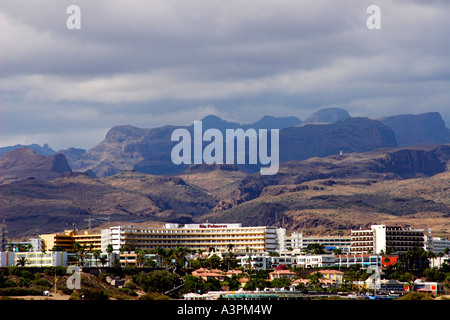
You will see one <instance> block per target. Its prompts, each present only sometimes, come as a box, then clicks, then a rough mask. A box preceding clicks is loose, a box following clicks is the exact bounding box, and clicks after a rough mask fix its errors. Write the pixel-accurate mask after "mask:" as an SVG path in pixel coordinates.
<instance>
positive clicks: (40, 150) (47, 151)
mask: <svg viewBox="0 0 450 320" xmlns="http://www.w3.org/2000/svg"><path fill="white" fill-rule="evenodd" d="M22 147H27V148H28V149H31V150H33V151H34V152H36V153H37V154H40V155H42V156H51V155H53V154H55V153H56V152H55V150H53V149H52V148H50V147H49V145H48V144H47V143H45V144H44V145H43V146H40V145H38V144H29V145H23V144H16V145H14V146H8V147H0V157H2V156H3V155H4V154H5V153H7V152H9V151H12V150H16V149H19V148H22Z"/></svg>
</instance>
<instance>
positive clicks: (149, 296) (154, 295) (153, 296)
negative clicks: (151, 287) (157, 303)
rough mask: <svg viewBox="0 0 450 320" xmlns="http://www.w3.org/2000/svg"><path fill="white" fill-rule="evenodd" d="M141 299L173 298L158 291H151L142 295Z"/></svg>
mask: <svg viewBox="0 0 450 320" xmlns="http://www.w3.org/2000/svg"><path fill="white" fill-rule="evenodd" d="M139 300H171V299H170V298H169V297H168V296H166V295H163V294H160V293H157V292H149V293H146V294H144V295H142V296H140V297H139Z"/></svg>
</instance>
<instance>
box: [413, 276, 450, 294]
mask: <svg viewBox="0 0 450 320" xmlns="http://www.w3.org/2000/svg"><path fill="white" fill-rule="evenodd" d="M414 291H417V292H424V293H431V294H433V295H437V294H440V293H444V292H445V291H444V284H443V283H442V282H434V281H423V280H421V279H417V280H416V281H414Z"/></svg>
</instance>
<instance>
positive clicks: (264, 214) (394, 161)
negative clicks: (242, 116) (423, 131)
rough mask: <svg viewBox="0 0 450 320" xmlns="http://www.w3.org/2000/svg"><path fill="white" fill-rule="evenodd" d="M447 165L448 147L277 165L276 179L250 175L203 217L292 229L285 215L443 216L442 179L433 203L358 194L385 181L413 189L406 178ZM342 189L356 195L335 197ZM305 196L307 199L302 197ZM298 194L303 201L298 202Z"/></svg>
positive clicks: (449, 210) (439, 170) (441, 169)
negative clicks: (309, 212) (317, 212)
mask: <svg viewBox="0 0 450 320" xmlns="http://www.w3.org/2000/svg"><path fill="white" fill-rule="evenodd" d="M449 161H450V145H429V146H420V147H419V146H416V147H410V148H394V149H384V150H377V151H371V152H366V153H360V154H358V153H355V154H344V155H336V156H329V157H326V158H312V159H308V160H306V161H300V162H297V161H292V162H287V163H284V164H282V165H281V167H280V171H279V173H278V174H277V175H275V176H260V175H257V174H255V175H249V176H247V177H246V178H244V179H243V180H242V182H241V184H240V185H239V186H238V187H237V188H236V189H235V190H234V191H233V192H232V193H231V194H230V196H229V197H228V198H226V199H223V200H221V201H220V202H219V204H218V205H217V206H216V207H215V208H214V210H213V212H212V213H211V214H210V215H208V218H209V219H210V220H211V221H214V220H215V219H216V220H219V222H222V221H226V220H232V221H234V220H239V221H242V222H243V223H244V222H245V223H250V222H253V223H256V221H257V222H258V223H259V224H271V223H274V224H277V223H280V222H282V221H284V223H285V224H286V225H288V226H291V227H293V228H295V226H294V225H295V223H294V222H293V220H292V219H291V220H289V217H290V216H289V214H288V213H289V212H292V211H301V212H305V210H312V211H314V210H318V209H320V210H331V211H333V210H343V211H347V212H356V211H358V210H356V209H359V210H360V211H363V212H366V211H368V212H373V213H374V214H378V213H382V214H392V215H395V216H397V215H408V214H410V213H419V212H437V213H442V214H448V213H450V207H449V204H448V203H447V202H448V201H447V200H448V199H449V197H450V191H449V190H450V188H448V187H450V182H449V181H448V177H449V176H448V175H446V176H444V178H446V179H447V180H445V179H444V182H445V183H444V184H443V185H442V189H441V193H440V196H439V197H436V198H434V200H431V199H432V196H431V195H430V194H428V195H427V197H429V198H430V199H423V198H422V197H421V195H420V194H417V193H416V194H414V195H410V194H409V193H408V191H407V190H405V189H404V188H403V190H404V194H403V196H400V197H397V196H391V195H390V194H385V195H383V196H380V195H378V196H376V197H374V196H373V195H370V196H365V195H361V194H360V191H361V189H362V188H363V187H364V188H365V186H372V185H373V184H376V183H388V182H386V181H402V183H403V185H404V186H405V185H408V184H409V182H411V183H412V184H414V183H416V182H415V181H413V180H411V179H420V178H422V179H427V177H434V176H435V175H437V174H440V173H444V172H446V170H447V168H448V167H449V166H448V164H449ZM404 179H408V180H404ZM335 180H339V182H336V181H335ZM416 181H419V180H416ZM424 181H427V180H424ZM345 185H354V188H353V191H354V192H355V193H354V194H353V193H350V194H345V195H343V194H341V193H339V190H341V188H342V186H345ZM330 188H333V189H334V190H335V191H336V192H337V193H336V194H331V195H330V194H323V192H322V191H323V190H328V189H330ZM392 190H393V191H395V190H396V189H395V188H393V189H392ZM292 194H294V195H296V198H295V197H294V198H292V197H291V196H290V195H292ZM304 194H312V196H309V197H303V195H304ZM299 195H302V197H298V196H299ZM405 199H406V200H405ZM445 199H447V200H445ZM446 201H447V202H446ZM205 218H206V217H205ZM361 221H362V220H361ZM321 224H324V225H327V223H325V222H324V221H321V222H319V221H318V222H317V225H321ZM317 225H316V227H317ZM330 226H331V225H330ZM348 227H352V225H347V226H346V225H345V224H342V223H340V224H339V225H335V224H334V222H333V228H338V229H339V228H341V229H342V228H344V229H345V228H348Z"/></svg>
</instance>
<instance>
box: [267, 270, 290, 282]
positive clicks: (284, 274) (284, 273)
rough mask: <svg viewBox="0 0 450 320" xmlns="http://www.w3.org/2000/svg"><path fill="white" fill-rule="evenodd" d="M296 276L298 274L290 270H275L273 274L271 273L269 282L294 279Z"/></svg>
mask: <svg viewBox="0 0 450 320" xmlns="http://www.w3.org/2000/svg"><path fill="white" fill-rule="evenodd" d="M295 275H296V273H295V272H292V271H290V270H274V271H272V272H271V273H269V280H274V279H278V278H288V279H293V278H294V277H295Z"/></svg>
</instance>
